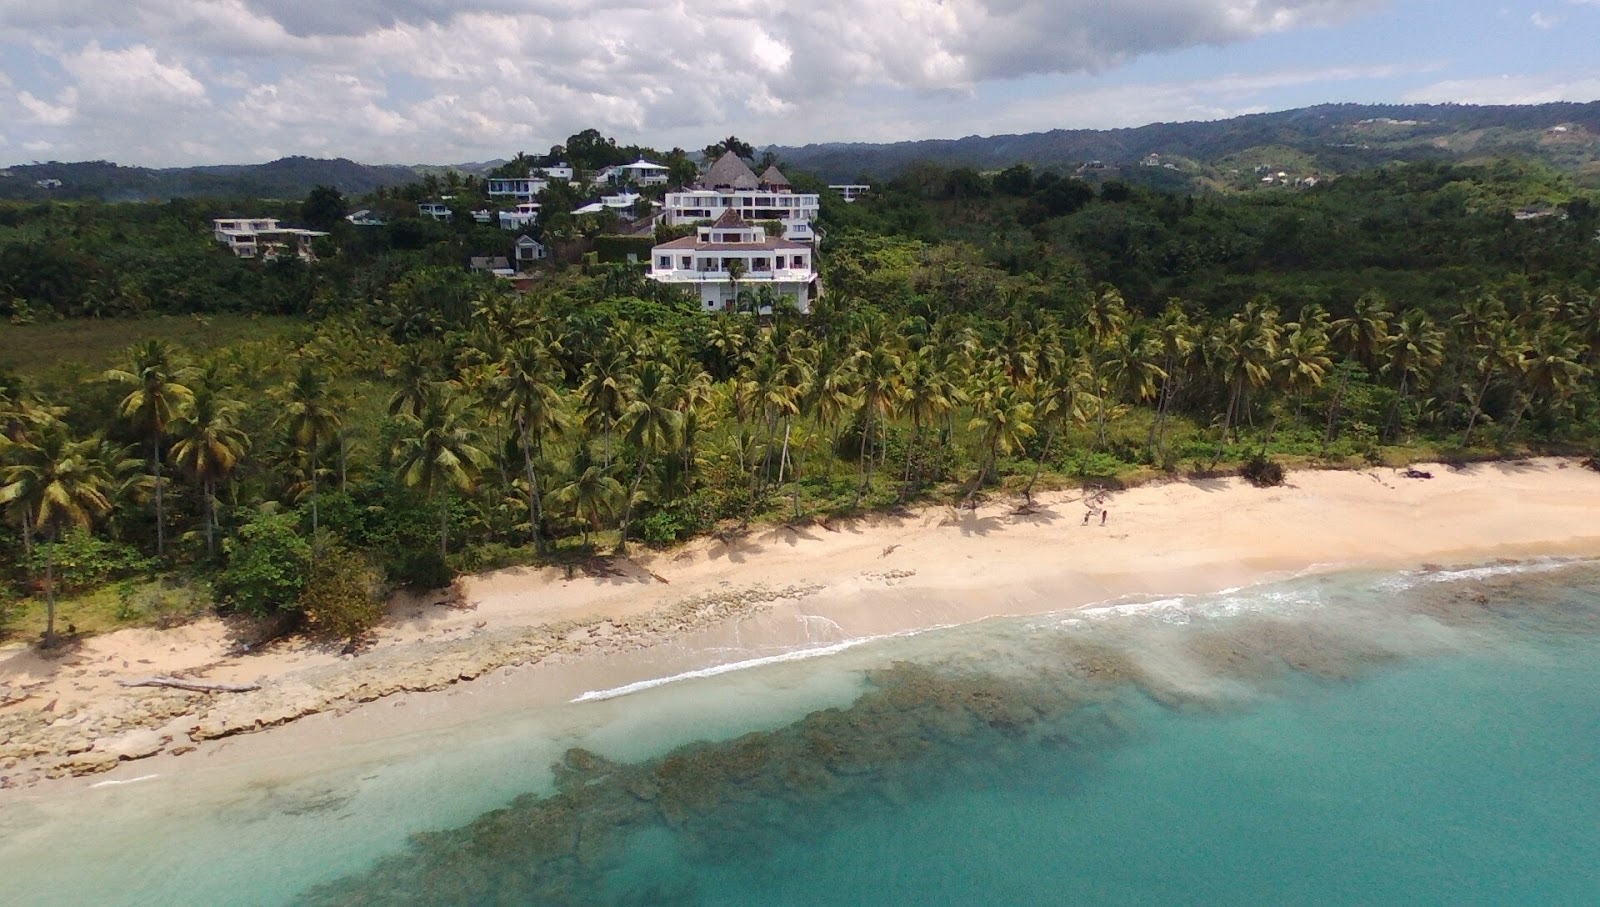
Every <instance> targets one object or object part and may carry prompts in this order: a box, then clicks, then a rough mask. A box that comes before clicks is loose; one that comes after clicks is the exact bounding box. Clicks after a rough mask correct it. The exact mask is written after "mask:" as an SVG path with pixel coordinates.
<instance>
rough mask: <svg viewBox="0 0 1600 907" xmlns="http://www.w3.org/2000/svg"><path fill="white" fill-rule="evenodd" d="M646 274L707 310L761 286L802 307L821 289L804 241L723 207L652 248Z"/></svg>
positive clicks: (731, 303) (730, 305) (729, 305)
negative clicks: (777, 234)
mask: <svg viewBox="0 0 1600 907" xmlns="http://www.w3.org/2000/svg"><path fill="white" fill-rule="evenodd" d="M649 277H650V279H651V280H654V281H656V282H658V283H664V284H668V285H672V286H679V287H683V288H684V289H687V290H690V291H692V292H694V293H696V294H697V295H698V296H699V298H700V304H701V306H702V307H704V308H705V310H706V311H708V312H719V311H732V310H733V309H735V308H737V307H738V304H739V300H740V297H741V296H743V295H744V294H746V293H749V294H751V295H752V296H755V297H757V298H759V296H760V295H764V294H762V293H761V288H763V287H766V288H768V289H770V291H771V295H773V296H775V297H780V298H785V299H788V300H789V301H790V302H792V303H793V304H794V306H795V308H797V309H799V310H800V311H801V312H807V311H810V309H811V301H812V300H813V299H816V298H817V297H818V296H819V295H821V292H822V285H821V282H820V281H819V280H818V278H817V262H816V254H815V252H814V251H813V249H812V248H811V246H810V245H809V244H808V243H802V242H795V241H793V240H788V239H774V238H769V237H768V236H767V234H766V231H765V230H763V229H761V228H760V227H756V226H752V225H750V224H748V223H746V222H745V221H744V220H743V219H742V218H740V217H739V215H738V213H737V212H734V211H725V212H723V214H722V216H720V217H718V218H717V220H716V222H715V223H711V224H707V225H703V226H701V227H699V228H698V229H697V230H696V231H695V235H694V236H685V237H682V238H680V239H674V240H672V241H670V242H665V243H661V244H659V245H657V246H655V247H654V248H652V249H651V250H650V273H649ZM770 311H771V309H770V308H764V309H763V313H767V312H770Z"/></svg>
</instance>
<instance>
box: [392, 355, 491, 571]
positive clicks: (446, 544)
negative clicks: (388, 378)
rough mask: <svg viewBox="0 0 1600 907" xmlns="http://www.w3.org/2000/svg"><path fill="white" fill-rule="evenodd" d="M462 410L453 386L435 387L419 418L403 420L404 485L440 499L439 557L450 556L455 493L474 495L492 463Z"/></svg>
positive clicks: (399, 449)
mask: <svg viewBox="0 0 1600 907" xmlns="http://www.w3.org/2000/svg"><path fill="white" fill-rule="evenodd" d="M459 409H460V407H459V398H457V397H456V396H455V394H454V393H453V392H452V391H451V390H450V386H449V385H448V384H436V385H434V386H433V387H431V388H430V389H429V390H428V392H427V393H426V394H424V395H423V400H422V411H421V413H420V414H419V415H416V416H413V415H410V414H409V413H406V414H402V415H401V417H400V419H401V422H402V424H403V425H404V426H405V428H406V432H405V434H404V435H403V436H402V437H401V439H400V441H399V443H398V444H397V445H396V450H395V460H396V461H397V463H398V464H399V465H398V467H397V471H398V473H399V476H400V481H401V483H402V484H404V485H405V486H406V487H407V488H420V489H422V490H423V491H424V493H426V494H429V495H432V496H435V497H437V498H438V499H439V556H440V557H444V556H445V555H447V554H449V551H450V490H451V489H452V488H454V489H456V490H458V491H461V492H470V491H471V490H472V488H473V483H474V482H475V481H476V480H477V477H478V473H479V471H480V470H482V469H483V467H484V466H485V465H487V464H488V462H489V458H488V455H487V454H485V453H484V452H483V451H482V450H480V449H479V448H478V447H477V446H476V445H477V441H478V439H477V435H476V433H474V432H473V431H472V430H471V429H470V428H468V427H467V426H466V425H465V424H464V422H463V420H462V418H461V414H460V412H459Z"/></svg>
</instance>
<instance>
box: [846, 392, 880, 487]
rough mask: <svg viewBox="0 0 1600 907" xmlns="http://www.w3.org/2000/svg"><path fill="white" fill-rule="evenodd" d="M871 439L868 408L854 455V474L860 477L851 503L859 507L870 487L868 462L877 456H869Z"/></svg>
mask: <svg viewBox="0 0 1600 907" xmlns="http://www.w3.org/2000/svg"><path fill="white" fill-rule="evenodd" d="M871 439H872V411H871V410H868V411H867V421H866V424H864V425H862V426H861V451H860V453H859V454H858V455H857V456H856V474H857V475H858V476H859V477H860V482H858V483H857V484H856V500H855V503H854V504H852V505H851V506H853V507H860V506H861V497H862V496H863V495H865V494H866V493H867V492H868V491H870V490H871V489H872V469H871V468H870V465H869V464H871V463H873V462H875V461H876V459H877V458H876V457H873V456H870V455H869V454H868V452H867V446H868V445H869V444H870V443H871Z"/></svg>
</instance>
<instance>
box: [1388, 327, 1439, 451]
mask: <svg viewBox="0 0 1600 907" xmlns="http://www.w3.org/2000/svg"><path fill="white" fill-rule="evenodd" d="M1384 357H1385V360H1386V361H1385V362H1384V363H1383V366H1382V371H1383V372H1385V373H1387V374H1390V375H1395V376H1398V380H1399V396H1398V397H1396V398H1395V402H1394V406H1392V407H1390V410H1389V427H1388V433H1389V434H1390V435H1391V436H1392V435H1393V432H1394V429H1395V422H1396V420H1397V418H1398V416H1399V414H1400V408H1401V407H1403V406H1405V405H1406V404H1407V403H1409V402H1410V399H1411V394H1410V390H1411V383H1412V381H1414V380H1417V379H1420V378H1421V377H1423V376H1425V375H1426V374H1427V373H1428V372H1430V371H1432V370H1433V369H1434V368H1435V367H1437V366H1438V365H1439V363H1440V362H1442V361H1443V360H1444V332H1443V331H1441V330H1439V328H1438V327H1437V326H1436V325H1435V324H1434V323H1433V319H1432V318H1430V317H1428V313H1426V312H1424V311H1422V310H1421V309H1411V310H1409V311H1407V312H1406V313H1405V315H1403V316H1401V318H1400V321H1399V322H1397V323H1396V324H1395V328H1394V333H1393V334H1391V335H1390V337H1389V343H1388V345H1387V346H1386V347H1385V350H1384Z"/></svg>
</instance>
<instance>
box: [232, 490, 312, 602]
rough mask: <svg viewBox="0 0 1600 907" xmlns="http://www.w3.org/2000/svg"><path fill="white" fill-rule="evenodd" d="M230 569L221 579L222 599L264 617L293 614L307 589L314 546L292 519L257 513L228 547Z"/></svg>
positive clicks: (282, 515)
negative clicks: (302, 593) (301, 533)
mask: <svg viewBox="0 0 1600 907" xmlns="http://www.w3.org/2000/svg"><path fill="white" fill-rule="evenodd" d="M222 550H223V551H224V552H225V553H226V554H227V556H228V566H227V567H225V568H223V570H222V572H221V573H220V574H218V576H217V582H216V589H217V596H218V598H219V600H221V601H222V602H224V603H225V604H227V605H228V606H230V607H233V608H236V609H238V610H240V611H243V612H245V613H247V614H254V615H256V616H258V617H264V616H266V615H269V614H275V613H280V612H284V611H292V610H294V609H295V607H296V602H298V601H299V598H300V593H301V592H302V591H304V590H305V587H306V580H307V578H308V575H309V572H310V567H311V544H310V543H309V542H307V541H306V540H305V538H303V537H302V536H301V535H300V533H299V531H298V530H297V528H296V526H295V518H294V517H293V516H292V515H290V514H258V515H257V516H255V517H254V518H253V519H251V520H250V522H248V523H246V524H244V525H243V526H241V527H239V532H238V534H237V535H235V536H234V537H233V538H231V539H228V540H227V541H225V542H223V545H222Z"/></svg>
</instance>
